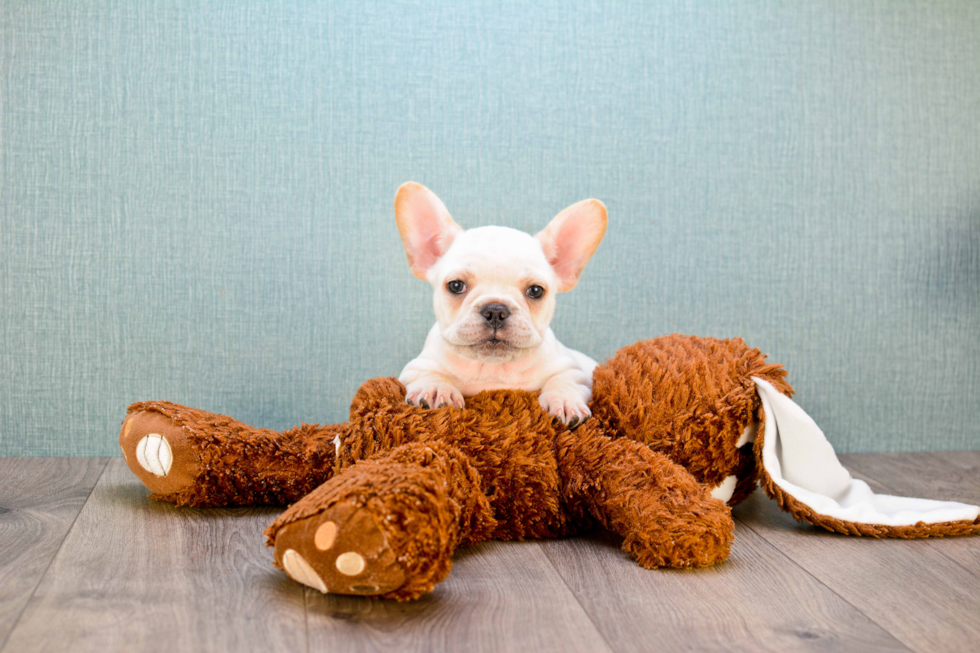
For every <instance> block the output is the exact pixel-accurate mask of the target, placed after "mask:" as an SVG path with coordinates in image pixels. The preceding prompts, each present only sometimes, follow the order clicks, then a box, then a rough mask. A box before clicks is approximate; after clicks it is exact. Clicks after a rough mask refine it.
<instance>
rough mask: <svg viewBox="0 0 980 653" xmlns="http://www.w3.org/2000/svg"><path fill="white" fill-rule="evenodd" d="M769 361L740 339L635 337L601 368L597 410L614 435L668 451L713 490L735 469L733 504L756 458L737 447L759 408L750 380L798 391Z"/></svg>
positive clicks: (749, 481) (596, 377)
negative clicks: (640, 340) (634, 341)
mask: <svg viewBox="0 0 980 653" xmlns="http://www.w3.org/2000/svg"><path fill="white" fill-rule="evenodd" d="M765 358H766V357H765V356H764V355H763V354H762V352H761V351H759V350H758V349H750V348H749V347H748V346H747V345H746V344H745V343H744V342H743V341H742V339H741V338H733V339H730V340H716V339H714V338H698V337H694V336H682V335H679V334H673V335H669V336H663V337H660V338H656V339H654V340H645V341H642V342H638V343H636V344H634V345H630V346H628V347H624V348H622V349H620V350H619V351H618V352H616V354H615V355H614V356H613V357H612V358H610V359H609V360H608V361H607V362H606V363H604V364H603V365H600V366H599V367H597V368H596V370H595V373H594V374H593V395H594V399H593V401H592V412H593V415H594V418H595V419H597V420H598V421H599V422H601V423H603V424H605V425H606V427H607V428H608V430H609V432H610V433H615V434H618V435H619V437H624V438H629V439H631V440H636V441H637V442H642V443H643V444H646V445H647V446H648V447H650V448H651V449H653V450H654V451H659V452H661V453H663V454H665V455H666V456H667V457H668V458H670V459H671V460H673V461H674V462H676V463H678V464H680V465H682V466H683V467H684V468H686V469H687V470H688V471H689V472H690V473H691V474H692V475H693V476H694V478H696V479H697V480H698V481H701V482H702V483H705V484H706V485H708V486H709V487H712V486H715V485H717V484H719V483H721V482H722V481H723V480H724V479H725V478H726V477H727V476H729V475H732V474H735V475H736V476H737V477H738V478H739V485H738V486H737V488H736V492H735V494H734V495H733V496H732V498H731V499H730V500H729V505H734V504H735V503H737V502H738V501H741V500H742V499H744V498H745V497H746V496H748V494H750V493H751V490H752V489H753V488H754V478H755V472H754V469H755V461H754V457H753V456H752V454H751V452H750V451H748V450H747V449H746V450H743V449H740V448H738V447H737V446H736V444H737V442H738V440H739V438H740V437H741V435H742V431H743V430H744V429H745V428H746V426H748V425H750V424H752V423H753V422H755V421H757V419H758V415H759V411H760V407H761V402H760V400H759V397H758V394H757V392H756V389H755V385H754V384H753V382H752V377H753V376H758V377H762V378H764V379H766V380H768V381H769V382H770V383H772V384H773V385H774V386H775V387H776V388H777V389H779V390H780V391H781V392H785V393H787V394H792V392H793V391H792V388H790V386H789V384H788V383H786V381H785V376H786V371H785V370H784V369H783V368H782V366H781V365H776V364H770V363H766V362H765Z"/></svg>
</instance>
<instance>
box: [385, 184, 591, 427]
mask: <svg viewBox="0 0 980 653" xmlns="http://www.w3.org/2000/svg"><path fill="white" fill-rule="evenodd" d="M395 218H396V219H397V221H398V231H399V232H400V233H401V237H402V241H403V242H404V243H405V251H406V252H407V253H408V264H409V266H410V267H411V269H412V273H413V274H415V276H416V277H418V278H419V279H425V280H426V281H428V282H429V283H431V284H432V286H433V288H435V312H436V324H435V326H433V327H432V330H431V331H429V335H428V337H427V338H426V340H425V347H424V349H423V350H422V353H421V354H420V355H419V357H418V358H416V359H415V360H413V361H411V362H410V363H409V364H408V365H406V366H405V369H404V370H402V373H401V375H400V376H399V377H398V379H399V380H400V381H401V382H402V383H404V384H405V386H406V388H407V390H408V395H407V399H408V403H410V404H413V405H417V406H423V407H432V408H438V407H439V406H444V405H448V404H451V405H454V406H457V407H460V408H462V407H463V404H464V400H463V397H468V396H473V395H475V394H476V393H478V392H480V391H481V390H493V389H499V388H515V389H521V390H540V391H541V398H540V402H541V406H542V407H543V408H544V409H545V410H546V411H548V412H549V413H551V414H552V415H554V416H555V417H557V418H558V419H560V420H561V421H562V422H564V423H566V424H568V425H569V426H572V427H575V426H577V425H578V424H580V423H581V422H583V421H585V420H586V419H588V418H589V416H590V415H591V412H590V411H589V406H588V404H589V399H591V397H592V371H593V370H594V369H595V366H596V362H595V361H594V360H592V359H591V358H589V357H588V356H586V355H584V354H581V353H579V352H577V351H574V350H572V349H568V348H567V347H565V346H564V345H562V344H561V343H560V342H558V340H557V338H555V334H554V333H552V331H551V328H550V327H549V326H548V324H549V323H550V322H551V317H552V315H554V312H555V295H557V294H558V293H560V292H565V291H568V290H571V289H572V288H574V287H575V285H576V284H577V283H578V278H579V275H580V274H581V273H582V269H583V268H584V267H585V264H586V263H587V262H588V260H589V258H590V257H591V256H592V254H593V253H594V252H595V250H596V248H597V247H598V246H599V241H601V240H602V236H603V234H604V233H605V231H606V207H605V206H603V204H602V202H600V201H598V200H593V199H590V200H583V201H581V202H578V203H577V204H573V205H572V206H570V207H568V208H567V209H565V210H564V211H562V212H561V213H559V214H558V215H557V216H556V217H555V218H554V219H553V220H552V221H551V223H549V224H548V226H547V227H545V228H544V230H543V231H541V232H540V233H538V234H537V235H536V236H531V235H530V234H526V233H524V232H523V231H518V230H516V229H510V228H508V227H479V228H477V229H470V230H467V231H463V230H462V229H461V228H460V227H459V226H458V225H457V224H456V223H455V222H453V219H452V218H451V217H450V215H449V212H448V211H447V210H446V207H445V206H444V205H443V203H442V201H441V200H440V199H439V198H438V197H436V195H435V194H434V193H433V192H432V191H430V190H429V189H428V188H426V187H425V186H422V185H421V184H416V183H407V184H403V185H402V186H401V188H399V189H398V194H397V195H396V196H395Z"/></svg>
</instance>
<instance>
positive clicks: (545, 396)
mask: <svg viewBox="0 0 980 653" xmlns="http://www.w3.org/2000/svg"><path fill="white" fill-rule="evenodd" d="M538 403H540V404H541V407H542V408H544V409H545V411H547V412H548V413H550V414H551V415H554V416H555V418H556V419H558V420H559V421H561V423H562V424H565V425H567V426H568V427H569V428H572V429H574V428H576V427H577V426H579V425H580V424H582V422H584V421H585V420H587V419H589V418H590V417H592V411H591V410H589V406H588V405H587V404H586V403H585V402H584V401H583V400H582V396H581V394H580V393H579V392H576V391H575V390H546V391H545V392H542V393H541V396H540V397H538Z"/></svg>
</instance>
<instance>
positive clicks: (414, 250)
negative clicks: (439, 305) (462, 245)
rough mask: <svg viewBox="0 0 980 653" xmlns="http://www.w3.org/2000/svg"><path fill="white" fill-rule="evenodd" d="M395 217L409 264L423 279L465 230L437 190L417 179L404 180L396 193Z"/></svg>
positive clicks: (417, 275)
mask: <svg viewBox="0 0 980 653" xmlns="http://www.w3.org/2000/svg"><path fill="white" fill-rule="evenodd" d="M395 220H396V221H397V222H398V233H400V234H401V236H402V242H403V243H404V244H405V253H406V254H408V266H409V267H410V268H411V269H412V274H414V275H415V276H416V277H418V278H419V279H425V275H426V273H427V272H428V271H429V268H431V267H432V266H433V265H435V262H436V261H438V260H439V259H440V258H442V255H443V254H445V253H446V250H447V249H449V246H450V245H452V244H453V240H454V239H455V238H456V236H457V235H458V234H459V233H460V232H462V231H463V230H462V229H460V227H459V225H458V224H456V223H455V222H453V219H452V217H450V215H449V211H447V210H446V206H445V205H444V204H443V203H442V200H440V199H439V198H438V197H436V194H435V193H433V192H432V191H431V190H429V189H428V188H426V187H425V186H423V185H422V184H416V183H415V182H414V181H410V182H408V183H405V184H402V185H401V186H400V187H399V188H398V192H397V193H396V194H395Z"/></svg>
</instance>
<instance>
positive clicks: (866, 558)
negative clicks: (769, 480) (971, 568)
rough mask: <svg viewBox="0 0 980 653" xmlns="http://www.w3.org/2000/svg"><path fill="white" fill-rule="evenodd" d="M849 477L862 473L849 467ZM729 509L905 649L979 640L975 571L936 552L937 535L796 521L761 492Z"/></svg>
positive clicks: (950, 647)
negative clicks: (901, 535)
mask: <svg viewBox="0 0 980 653" xmlns="http://www.w3.org/2000/svg"><path fill="white" fill-rule="evenodd" d="M866 455H867V456H871V455H872V454H866ZM874 455H875V456H884V455H886V454H874ZM906 455H910V456H915V457H919V456H922V457H923V461H919V462H920V463H922V462H924V460H925V458H927V457H928V454H906ZM842 459H843V461H844V462H845V465H846V464H847V463H852V464H853V458H852V457H851V456H842ZM869 460H870V459H869ZM866 462H867V461H866ZM910 473H911V476H910V478H911V477H918V478H920V479H926V478H928V477H929V472H924V468H923V466H922V465H918V466H914V469H911V470H910ZM854 476H856V477H862V476H863V475H862V474H861V473H859V472H857V470H856V469H855V470H854ZM865 480H867V481H868V482H869V483H870V484H871V485H872V487H873V488H874V489H875V491H886V492H887V491H889V490H890V489H889V488H887V487H884V486H882V485H881V484H879V483H876V482H874V479H872V478H870V477H866V478H865ZM737 511H738V515H739V519H740V520H741V521H742V522H744V524H745V525H746V526H747V527H748V528H749V529H751V530H753V531H755V532H756V533H758V534H759V535H761V536H762V537H764V538H765V539H766V540H767V541H769V542H771V543H772V544H773V545H775V546H776V547H778V548H779V549H780V550H781V551H783V552H784V553H785V554H786V555H788V556H790V557H791V558H792V559H793V560H794V561H795V562H796V563H797V564H798V565H800V566H801V567H802V568H804V569H805V570H806V571H808V572H809V573H810V574H812V575H813V576H814V577H815V578H817V579H818V580H819V581H820V582H821V583H823V584H825V585H826V586H827V587H829V588H830V589H831V590H833V591H834V592H836V593H837V594H838V595H840V596H841V597H842V598H843V599H844V600H846V601H847V602H848V603H850V604H851V605H853V606H854V607H856V608H857V609H859V610H860V611H861V612H863V613H864V614H865V615H867V616H868V617H869V618H870V619H872V620H873V621H874V622H875V623H877V624H879V625H881V626H882V627H883V628H885V629H886V630H887V631H888V632H889V633H891V634H892V635H894V636H895V637H896V638H897V639H899V640H900V641H901V642H902V643H904V644H905V645H906V646H908V647H909V648H911V649H913V650H916V651H930V652H931V651H936V650H943V651H973V650H976V643H977V641H978V639H980V576H978V575H976V574H971V573H969V572H967V571H966V570H964V568H963V566H962V565H960V564H958V563H957V562H955V561H954V560H952V559H951V558H950V557H949V556H947V555H946V554H944V553H943V551H942V550H941V547H942V541H941V540H934V539H933V540H896V539H881V540H876V539H872V538H859V537H847V536H843V535H837V534H834V533H829V532H826V531H823V530H822V529H818V528H816V527H813V526H810V525H808V524H801V523H797V522H796V521H794V520H793V518H792V517H791V516H790V515H788V514H787V513H784V512H782V511H781V510H780V509H779V506H778V505H777V504H776V502H774V501H771V500H769V499H768V498H767V497H765V495H763V494H762V493H761V492H756V493H755V494H754V495H753V496H752V497H750V498H749V499H748V500H747V501H746V502H745V503H744V504H742V505H741V506H739V507H738V508H737Z"/></svg>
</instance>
